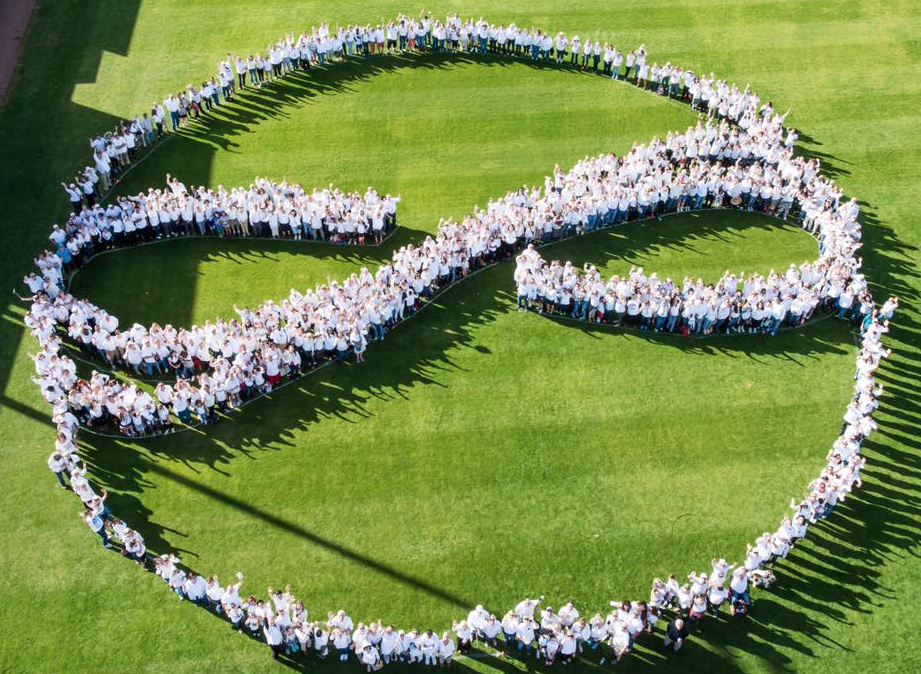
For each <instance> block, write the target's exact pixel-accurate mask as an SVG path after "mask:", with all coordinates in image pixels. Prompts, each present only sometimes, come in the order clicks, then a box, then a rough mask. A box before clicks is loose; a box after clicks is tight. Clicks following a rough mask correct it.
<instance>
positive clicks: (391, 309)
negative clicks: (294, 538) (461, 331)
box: [26, 99, 870, 435]
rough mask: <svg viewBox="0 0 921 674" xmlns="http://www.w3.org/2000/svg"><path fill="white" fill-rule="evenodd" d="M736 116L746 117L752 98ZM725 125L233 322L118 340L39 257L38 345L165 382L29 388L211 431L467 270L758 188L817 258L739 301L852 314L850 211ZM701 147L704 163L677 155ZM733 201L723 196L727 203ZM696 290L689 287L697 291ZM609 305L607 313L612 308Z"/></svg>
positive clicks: (92, 418)
mask: <svg viewBox="0 0 921 674" xmlns="http://www.w3.org/2000/svg"><path fill="white" fill-rule="evenodd" d="M748 110H749V111H752V110H757V103H756V101H755V100H754V99H753V100H752V101H751V106H750V107H749V108H748ZM733 121H734V120H728V119H724V120H707V122H706V123H705V122H703V121H700V122H698V124H697V125H696V126H692V127H689V128H688V130H687V131H686V132H685V133H684V134H669V136H668V137H667V138H666V139H664V140H663V139H659V138H656V139H653V141H652V142H651V143H649V144H648V145H638V146H635V147H634V148H633V149H631V151H630V152H629V153H628V154H627V155H626V156H624V157H618V156H616V155H614V154H606V155H601V156H599V157H594V158H585V159H583V160H582V161H580V162H579V163H577V164H576V166H575V167H574V168H573V169H572V170H571V171H569V173H564V172H563V171H562V170H561V169H560V168H559V166H557V167H556V168H555V170H554V172H553V174H552V175H551V176H548V177H547V178H546V180H545V184H544V186H543V189H541V188H538V187H534V188H527V187H523V188H521V189H519V190H516V191H514V192H510V193H508V194H507V195H506V196H505V197H503V198H501V199H497V200H490V202H489V203H488V204H487V206H486V207H485V208H479V209H477V210H476V211H475V212H474V213H473V214H471V215H468V216H467V217H466V218H464V219H463V220H462V221H461V222H455V221H453V220H448V221H442V222H441V223H440V224H439V228H438V233H437V235H436V236H435V237H431V236H429V237H427V238H426V240H425V241H424V242H423V243H422V244H420V245H417V246H412V245H409V246H404V247H402V248H400V249H399V250H398V251H396V252H395V254H394V256H393V259H392V261H391V262H390V263H388V264H386V265H383V266H382V267H380V268H379V269H378V270H377V272H376V273H375V274H372V273H371V272H370V271H369V270H368V269H367V268H363V269H362V270H361V271H360V272H359V273H357V274H353V275H352V276H351V277H350V278H348V279H346V280H345V281H344V282H342V283H339V282H335V281H334V282H331V283H329V284H323V285H320V286H318V287H317V288H315V289H314V290H308V291H307V292H306V293H301V292H300V291H297V290H294V289H292V291H291V292H290V294H289V296H288V298H286V299H285V300H283V301H282V302H281V303H280V304H276V303H275V302H273V301H267V302H265V303H263V304H262V305H260V306H258V307H256V308H254V309H253V308H248V307H244V308H242V309H237V313H238V318H237V319H233V320H230V321H225V320H223V319H219V320H216V321H213V322H212V321H208V322H206V323H205V324H204V325H203V326H192V327H191V328H180V329H177V328H175V327H173V326H171V325H166V326H160V325H159V324H156V323H154V324H151V325H150V326H143V325H140V324H134V325H132V326H130V327H129V328H126V329H124V330H123V329H121V326H120V323H119V321H118V319H117V318H116V317H115V316H112V315H111V314H109V313H107V312H106V311H104V310H103V309H101V308H99V307H96V306H95V305H93V304H92V303H90V302H88V301H86V300H80V299H76V298H73V297H72V296H70V295H69V294H67V293H66V292H64V291H63V290H62V283H63V279H64V276H65V273H66V270H65V269H64V268H63V262H62V260H61V258H59V257H58V256H56V255H53V254H50V253H46V254H45V255H44V256H42V257H41V258H39V261H38V262H39V265H40V267H41V268H42V274H41V276H40V277H39V276H38V275H35V276H34V277H33V278H27V279H26V281H27V282H29V281H31V282H32V284H33V286H34V287H35V288H38V286H39V284H40V283H41V289H40V290H38V291H37V292H36V294H35V295H34V296H33V297H34V298H35V299H34V302H33V304H32V309H31V311H30V312H29V315H28V316H27V319H26V320H27V324H28V326H29V327H30V328H31V329H32V330H33V332H35V334H36V335H42V336H43V337H44V338H49V337H51V336H53V335H55V334H56V333H57V328H58V327H61V328H63V330H64V332H65V334H66V336H67V338H68V339H69V340H70V341H72V342H73V343H75V344H76V345H78V346H79V347H80V348H81V349H82V350H83V351H84V352H85V353H86V355H87V356H89V357H93V358H101V359H102V360H103V361H105V362H106V363H107V364H108V365H109V366H110V367H113V368H118V367H121V368H125V369H127V370H128V371H133V372H135V373H137V374H147V375H153V374H155V373H158V372H160V373H166V374H173V375H175V376H176V378H175V384H173V385H168V384H166V383H165V382H164V383H162V384H161V385H158V387H157V390H156V391H155V392H154V394H153V395H151V394H150V393H149V392H147V391H145V390H143V389H140V388H138V387H137V386H135V385H133V384H130V383H128V384H126V383H124V382H121V381H120V380H118V379H115V378H112V377H109V376H108V375H105V374H102V373H95V374H94V375H93V376H92V377H91V378H90V379H89V380H83V379H80V378H77V377H76V376H75V375H68V376H67V377H66V379H67V381H65V382H63V383H64V385H63V386H60V385H58V383H59V382H58V381H57V379H58V378H57V376H55V375H54V372H56V371H58V370H61V365H60V359H61V356H59V355H58V354H56V353H50V352H49V351H47V350H43V351H42V352H40V353H39V354H37V356H36V358H37V359H38V360H37V361H36V365H37V368H38V370H39V372H38V377H37V379H36V381H38V382H40V385H41V386H42V389H43V393H44V394H45V395H46V398H48V399H49V400H50V401H52V400H56V399H57V398H58V397H61V396H66V397H67V399H68V402H69V404H70V405H71V407H73V409H75V411H76V413H77V414H78V416H79V417H80V418H81V420H83V421H85V422H86V423H87V424H90V425H94V426H97V427H98V426H108V427H110V428H111V427H117V428H118V429H119V430H120V432H122V433H125V434H128V435H145V434H150V433H156V432H161V431H163V430H165V429H167V428H168V427H169V426H170V425H171V423H172V422H171V418H173V417H175V418H178V419H179V420H180V421H182V422H183V423H189V422H191V421H192V419H193V417H196V418H197V419H198V420H199V421H200V422H202V423H208V422H211V421H215V420H217V419H219V418H220V415H219V414H218V412H219V411H220V410H223V409H226V408H228V407H234V406H236V405H238V404H240V402H242V401H243V400H245V399H246V398H247V397H251V396H253V395H256V394H258V393H261V392H264V391H266V390H270V389H271V388H272V387H274V386H277V385H278V383H279V382H280V381H281V379H282V378H284V377H286V376H297V375H298V374H300V373H301V372H302V371H303V370H304V369H306V368H309V367H312V366H315V365H317V364H319V363H321V362H322V361H324V360H326V359H329V358H336V359H339V360H343V359H345V358H346V357H347V356H349V355H350V354H354V355H355V357H356V359H358V360H362V359H363V358H364V352H365V349H366V346H367V342H368V341H369V340H374V339H382V338H383V337H384V335H385V334H386V332H387V331H388V330H389V329H392V328H393V327H394V326H395V325H396V324H398V323H399V322H400V321H402V320H403V319H405V318H406V317H407V316H408V315H411V314H412V313H413V312H414V311H416V310H417V309H418V308H419V307H420V306H421V304H422V303H423V302H424V301H426V299H427V298H429V297H431V296H432V295H433V294H434V293H435V292H437V291H438V290H440V289H443V288H445V287H446V286H448V285H450V284H452V283H453V282H455V281H456V280H457V279H459V278H463V277H464V276H466V275H467V274H468V273H469V271H470V270H471V269H475V268H477V267H480V266H483V265H485V264H488V263H490V262H493V261H497V260H499V259H503V258H506V257H510V256H512V255H514V254H515V253H516V252H518V251H520V250H522V249H529V247H530V246H533V245H535V244H539V243H543V242H552V241H555V240H559V239H560V238H563V237H567V236H572V235H575V234H578V233H581V232H587V231H593V230H594V229H596V228H599V227H606V226H613V225H616V224H618V223H620V222H622V221H624V220H639V219H646V220H650V219H651V218H653V217H654V216H656V215H658V214H661V213H663V212H671V211H670V209H674V210H678V209H683V208H693V207H694V204H693V203H692V195H693V200H697V199H698V198H700V199H701V202H700V204H699V205H700V206H701V207H703V206H706V205H707V204H708V203H709V205H710V206H720V205H722V204H723V203H724V202H725V199H726V198H727V196H729V195H731V194H732V193H733V192H734V191H736V190H739V191H740V193H744V192H742V190H747V193H748V194H749V195H751V193H752V192H753V191H755V190H758V191H759V194H760V190H761V189H763V188H765V187H766V188H769V191H772V192H776V193H777V194H782V193H786V194H788V195H789V196H790V197H792V205H791V207H793V206H795V207H796V208H797V210H798V212H799V217H800V219H801V222H802V224H803V226H804V227H806V228H807V229H810V230H811V231H814V232H815V233H816V234H817V236H818V238H819V241H820V258H819V259H818V260H817V261H815V262H813V263H807V264H805V265H803V266H801V267H800V268H795V267H791V268H790V269H789V270H787V272H786V273H785V274H784V275H783V276H780V275H770V276H769V278H767V279H764V278H762V277H760V276H754V277H749V278H748V279H746V280H745V281H744V284H743V290H744V289H745V288H751V289H752V290H751V292H755V290H754V289H759V291H758V292H764V293H765V297H766V298H767V299H768V300H770V301H773V295H770V293H773V292H774V290H772V289H775V288H776V289H783V288H802V289H803V292H802V293H801V294H802V297H799V296H798V298H799V299H800V301H801V302H802V303H803V307H802V312H801V314H800V315H801V316H806V315H808V312H810V311H811V310H812V308H813V305H814V303H815V302H816V301H819V302H826V303H830V302H831V301H832V300H834V301H835V302H836V303H840V304H841V305H842V307H843V306H844V303H845V302H846V301H850V303H851V305H854V304H855V303H856V305H857V306H858V312H857V313H858V314H861V313H862V312H863V311H864V309H865V308H866V307H868V306H869V303H870V301H869V295H868V290H867V288H866V281H865V279H864V277H863V275H862V274H861V273H860V272H859V266H860V260H859V258H857V257H856V256H855V252H856V251H857V250H858V249H859V247H860V246H861V242H860V226H859V223H858V221H857V215H858V208H857V205H856V202H855V201H854V200H850V201H847V202H843V203H842V199H841V192H840V190H838V189H837V188H836V187H835V186H834V184H833V183H831V182H830V181H827V180H826V179H824V178H823V177H822V176H820V175H819V174H818V166H817V164H816V163H815V162H813V161H806V160H804V159H803V158H801V157H796V156H794V154H793V151H792V149H791V148H789V147H786V145H785V144H784V142H783V141H784V132H783V127H782V124H781V120H780V119H779V116H776V115H775V116H773V117H771V116H768V115H761V114H760V113H758V117H757V119H756V121H755V122H754V123H752V124H750V125H749V128H748V131H747V132H744V133H742V132H741V131H740V130H739V128H738V127H737V126H735V125H734V124H732V123H731V122H733ZM704 145H706V146H707V148H708V150H707V153H706V154H705V155H700V154H699V150H695V151H694V152H693V153H691V152H690V151H689V150H690V149H692V148H699V147H702V146H704ZM714 153H715V154H714ZM736 153H738V155H739V156H738V157H737V158H736V159H735V160H734V161H733V159H732V156H733V155H734V154H736ZM743 155H744V156H743ZM675 191H677V193H678V194H676V196H674V197H672V196H671V195H672V194H673V192H675ZM734 199H736V197H730V202H729V205H732V200H734ZM670 202H671V203H670ZM770 202H771V197H767V198H762V197H761V196H760V195H759V196H757V197H755V200H754V201H753V203H752V204H751V207H752V208H753V209H755V208H765V207H768V208H769V207H770ZM651 222H653V223H654V220H653V221H651ZM651 226H654V224H652V225H651ZM519 272H520V269H519ZM642 276H643V275H642V274H639V275H638V274H637V273H636V272H635V271H634V274H633V277H634V278H633V279H632V280H630V282H631V283H633V284H634V286H635V285H636V282H637V281H638V280H640V278H641V277H642ZM628 280H629V277H628ZM730 281H731V279H729V278H727V279H724V280H723V281H721V282H720V283H721V285H722V287H723V290H724V291H725V292H726V293H728V292H730V290H731V291H735V288H732V289H730V288H729V286H728V284H729V282H730ZM647 282H648V279H647ZM532 285H533V284H532ZM688 285H690V284H688ZM701 285H702V284H696V286H695V289H694V292H695V294H698V293H697V290H696V288H697V286H701ZM664 287H666V288H668V287H669V286H668V284H666V285H665V286H664ZM615 289H616V288H615ZM660 290H661V289H660ZM715 292H716V291H715V289H713V290H711V289H709V288H707V287H706V286H704V287H702V288H701V289H700V293H699V295H700V297H701V298H702V299H704V298H709V297H711V296H712V295H713V294H714V293H715ZM528 294H533V293H532V292H531V291H527V292H526V293H525V298H526V299H527V295H528ZM855 298H860V299H859V301H858V300H856V299H855ZM622 299H626V300H630V299H631V298H629V297H627V298H622ZM584 302H585V299H584V298H582V299H580V300H579V304H578V305H576V306H577V307H579V306H583V307H584V306H585V305H584ZM588 302H589V304H590V303H591V295H590V296H589V300H588ZM614 303H615V306H614V313H615V314H616V313H617V308H618V307H617V306H616V298H615V300H614ZM705 304H706V303H705V302H703V303H701V306H704V305H705ZM707 306H708V305H707ZM791 306H792V303H791ZM630 307H631V308H633V307H634V303H633V302H631V303H630ZM721 308H722V307H717V313H719V310H720V309H721ZM640 311H641V313H642V309H640ZM579 312H580V313H581V309H579ZM791 313H792V312H791ZM698 325H699V326H701V327H700V328H699V329H700V330H703V329H704V326H707V316H706V315H704V316H703V318H702V320H700V321H699V323H695V329H696V328H697V326H698ZM707 329H710V328H709V326H707ZM64 362H65V363H66V361H64ZM65 369H74V368H69V367H68V368H65ZM49 373H51V374H50V375H49Z"/></svg>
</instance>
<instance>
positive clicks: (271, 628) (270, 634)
mask: <svg viewBox="0 0 921 674" xmlns="http://www.w3.org/2000/svg"><path fill="white" fill-rule="evenodd" d="M262 631H263V633H264V634H265V642H266V643H267V644H268V645H269V648H271V649H272V658H274V659H275V660H278V658H279V657H280V656H281V654H282V653H283V652H284V649H285V647H284V641H283V637H282V632H281V629H280V628H279V627H278V625H276V624H275V619H274V618H273V617H272V616H271V615H270V616H268V617H267V618H266V621H265V625H264V626H263V628H262Z"/></svg>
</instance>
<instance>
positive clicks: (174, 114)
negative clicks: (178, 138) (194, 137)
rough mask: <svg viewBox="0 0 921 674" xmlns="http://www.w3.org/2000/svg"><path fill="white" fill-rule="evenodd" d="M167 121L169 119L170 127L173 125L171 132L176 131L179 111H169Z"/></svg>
mask: <svg viewBox="0 0 921 674" xmlns="http://www.w3.org/2000/svg"><path fill="white" fill-rule="evenodd" d="M169 119H170V122H171V123H172V125H173V131H175V130H176V129H178V128H179V111H178V110H170V112H169Z"/></svg>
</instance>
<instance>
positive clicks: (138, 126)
mask: <svg viewBox="0 0 921 674" xmlns="http://www.w3.org/2000/svg"><path fill="white" fill-rule="evenodd" d="M406 51H411V52H434V53H439V52H451V53H461V54H473V53H476V54H487V53H491V54H500V55H503V56H509V57H520V58H530V59H532V60H535V61H550V60H551V59H552V60H553V61H555V62H556V63H557V64H568V65H569V66H571V67H575V68H580V69H582V70H588V71H593V72H598V73H600V74H602V75H604V76H607V77H610V78H612V79H623V80H624V81H627V82H632V83H633V84H635V85H636V86H638V87H641V88H644V89H649V90H651V91H654V92H657V93H659V94H660V95H663V96H667V97H669V98H674V99H676V100H680V101H684V102H687V103H689V104H690V106H691V107H692V109H694V110H700V111H702V112H706V113H707V114H708V115H709V116H711V117H714V118H731V119H734V120H737V122H738V124H739V126H740V128H741V129H743V130H746V129H747V126H748V124H749V123H750V120H751V119H753V117H751V116H746V115H744V114H743V112H744V111H745V107H746V105H747V99H746V96H747V95H750V92H749V89H748V87H747V86H746V88H745V89H744V90H743V91H741V92H740V90H739V89H738V88H737V87H736V86H735V85H729V84H727V83H726V82H725V81H723V80H720V79H718V78H717V77H716V76H715V75H714V74H713V73H712V72H711V73H709V74H702V73H701V74H696V73H694V72H693V70H691V69H687V68H682V67H680V66H677V65H673V64H672V63H671V62H666V63H664V64H663V65H661V66H660V65H659V64H658V62H653V63H652V64H649V62H648V59H647V52H646V48H645V47H644V46H643V45H640V46H639V47H638V48H636V49H634V50H630V51H627V53H626V54H624V53H622V52H621V51H620V50H619V49H618V48H617V47H616V46H614V45H612V44H611V43H609V42H607V41H604V40H601V39H597V40H591V39H586V40H585V41H583V40H582V39H581V38H580V37H579V36H578V35H574V36H572V38H569V37H567V36H566V34H565V33H562V32H560V33H557V34H555V35H551V34H550V33H549V32H545V31H542V30H540V29H537V28H533V29H527V28H524V27H519V26H517V25H516V24H514V23H511V24H508V25H506V24H492V23H489V22H488V21H486V20H484V19H483V18H482V17H481V18H480V19H479V20H473V19H469V18H468V19H462V18H461V17H459V16H458V15H457V14H454V15H452V16H449V17H447V18H446V19H445V20H444V21H442V20H439V19H436V18H434V17H430V16H429V15H428V14H427V13H426V12H422V13H420V15H419V17H418V18H413V17H408V16H406V15H403V14H401V15H399V16H398V17H397V18H396V19H394V20H391V21H388V22H386V24H383V23H382V24H378V25H376V26H371V25H364V26H360V25H357V24H356V25H350V26H336V27H335V28H331V27H330V26H329V24H327V23H323V24H320V25H319V26H314V27H312V28H311V29H310V30H309V31H307V30H305V31H303V32H301V33H300V35H298V36H295V35H293V34H288V35H285V36H284V37H282V38H280V39H278V40H276V41H274V42H273V43H270V44H269V45H268V47H267V49H266V51H265V52H263V53H255V54H249V55H247V56H243V55H242V54H234V53H232V52H231V53H228V54H227V56H226V57H225V58H222V59H220V60H219V61H218V62H217V64H216V72H215V74H214V75H213V76H212V77H210V78H208V79H206V80H205V81H203V82H202V83H201V85H200V86H196V85H195V84H192V83H190V84H188V85H187V86H186V87H185V88H184V89H183V90H181V91H178V92H175V93H172V94H168V95H167V96H165V97H164V99H163V102H162V104H161V103H155V104H154V105H153V106H152V108H151V110H150V112H149V113H148V112H144V113H141V114H140V115H138V116H136V117H135V118H134V119H133V120H122V121H121V122H119V124H117V125H116V127H115V129H114V130H113V131H110V132H105V133H100V134H96V135H95V136H93V137H92V138H91V139H90V140H89V146H90V149H91V152H92V163H91V164H90V165H89V166H87V167H86V168H85V169H84V170H83V171H82V172H80V173H79V174H78V175H77V176H76V177H75V178H74V179H73V180H72V181H71V182H69V183H66V182H65V183H61V186H62V188H63V190H64V192H65V193H66V194H67V196H68V199H69V200H70V203H71V206H72V208H73V211H74V215H73V216H71V218H70V219H69V220H68V222H67V223H65V225H64V226H62V227H60V226H58V225H55V228H54V231H53V232H52V234H51V237H50V238H51V240H52V242H53V243H54V246H55V252H56V254H57V255H59V256H61V257H62V258H64V260H65V265H66V266H70V265H72V264H78V263H79V262H80V258H81V257H82V258H86V257H87V255H86V253H87V252H88V253H89V254H90V255H92V253H93V252H94V251H98V250H102V249H111V248H113V247H120V246H123V245H131V244H133V243H136V242H138V241H143V240H146V239H147V238H159V237H162V236H180V235H195V234H199V235H201V234H205V233H210V234H217V235H219V236H247V235H254V234H255V235H262V236H273V237H279V236H285V235H286V234H287V235H289V236H291V237H292V238H295V239H300V238H304V236H307V235H310V236H311V238H317V237H318V236H319V235H320V234H321V233H323V234H324V235H325V237H326V238H327V239H330V238H332V239H334V240H337V241H339V242H348V243H354V244H361V243H363V242H364V239H365V236H363V235H362V234H372V233H373V235H374V238H375V240H377V241H378V242H379V241H380V240H381V239H382V236H381V229H380V228H379V223H378V222H377V220H378V219H379V217H373V216H371V215H369V216H368V217H367V218H365V217H364V216H359V217H357V218H355V220H356V221H357V224H353V223H352V219H351V218H344V219H343V221H341V222H338V221H336V220H335V214H333V215H332V216H330V217H331V218H332V219H333V225H334V226H328V225H327V224H326V223H325V222H324V224H323V226H322V227H318V226H317V223H316V219H317V215H316V212H315V211H316V210H322V209H315V208H304V207H302V208H297V207H295V208H289V207H288V204H287V203H285V204H281V205H280V204H278V202H277V200H273V199H271V198H269V199H268V200H266V199H265V198H264V194H263V191H262V189H261V187H262V186H261V185H259V181H257V184H256V185H255V186H254V185H250V187H249V189H248V190H246V189H244V188H236V189H234V190H232V191H231V192H230V193H229V194H228V193H227V192H226V191H225V190H224V189H223V187H221V186H219V187H218V191H217V192H218V193H217V194H215V193H214V192H212V191H210V190H205V189H204V188H198V190H193V191H192V194H191V195H188V194H176V192H175V190H172V189H166V190H148V192H147V193H141V194H139V195H136V196H133V197H121V198H119V199H117V202H116V203H114V204H112V205H110V206H109V207H107V208H101V207H100V202H101V201H102V199H103V198H104V196H105V195H106V194H107V193H108V192H109V190H110V189H111V188H112V187H113V186H114V185H116V184H117V183H118V182H119V181H120V179H121V176H122V175H123V174H124V172H125V171H127V170H128V169H129V168H130V166H131V164H132V162H133V161H134V160H136V159H137V158H138V157H139V155H140V154H141V152H142V150H144V149H146V148H150V147H152V146H153V145H154V144H155V143H157V142H158V141H159V140H161V139H163V138H166V137H167V136H168V135H169V134H170V133H174V132H176V131H178V130H179V129H181V128H183V127H184V126H186V125H187V123H188V120H189V119H190V118H192V119H196V118H199V117H201V116H202V115H207V114H208V113H209V112H211V111H213V110H215V109H217V108H219V107H221V106H222V105H224V104H226V103H229V102H231V101H232V100H234V97H235V96H237V94H238V93H239V92H241V91H243V90H245V89H246V88H247V87H259V88H261V87H263V86H264V85H265V84H267V83H269V82H271V81H274V80H275V79H278V78H283V77H285V76H286V75H288V74H290V73H292V72H294V71H298V70H301V71H308V70H310V69H311V68H312V67H316V66H320V67H329V66H331V65H332V64H333V63H338V62H345V61H347V60H349V59H350V58H353V57H356V56H358V55H364V56H365V57H371V56H374V55H378V54H387V53H393V52H406ZM740 94H745V96H741V95H740ZM761 112H762V114H768V115H773V114H774V109H773V107H772V106H771V104H770V103H767V104H765V106H764V107H763V109H762V111H761ZM785 117H786V115H783V116H781V119H782V120H783V118H785ZM796 138H797V134H796V132H795V131H794V130H793V129H788V136H787V139H786V142H787V143H788V144H789V145H790V146H792V144H793V143H794V142H795V140H796ZM695 149H696V148H695ZM167 182H168V187H169V188H172V187H173V181H172V179H170V178H169V176H167ZM288 187H289V186H288V185H286V184H285V183H282V185H281V189H282V190H286V189H287V188H288ZM293 188H294V189H296V190H299V186H293ZM269 191H270V192H271V191H273V190H269ZM199 193H200V194H201V195H202V198H201V199H194V198H190V197H196V196H197V195H198V194H199ZM312 196H314V197H316V193H314V195H312ZM340 196H341V195H340ZM348 197H350V198H351V201H354V199H355V197H357V195H354V194H350V195H348ZM784 203H789V201H785V202H784ZM364 210H365V211H368V209H367V208H365V209H364ZM385 213H389V214H391V215H392V213H393V209H390V208H387V209H385ZM81 214H82V217H81ZM366 219H367V220H371V221H372V222H373V225H372V224H370V223H366V222H365V220H366ZM391 224H392V223H391ZM335 225H338V226H335ZM298 228H300V229H301V230H302V231H298ZM361 229H366V230H367V232H365V233H363V232H361V231H357V230H361ZM97 230H98V231H97ZM86 249H88V250H86Z"/></svg>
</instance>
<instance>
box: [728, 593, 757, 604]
mask: <svg viewBox="0 0 921 674" xmlns="http://www.w3.org/2000/svg"><path fill="white" fill-rule="evenodd" d="M729 594H730V597H731V599H732V601H733V602H735V601H736V600H738V599H741V600H742V601H744V602H745V603H746V604H751V603H752V599H751V596H750V595H749V594H748V590H745V592H736V591H735V590H730V591H729Z"/></svg>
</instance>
